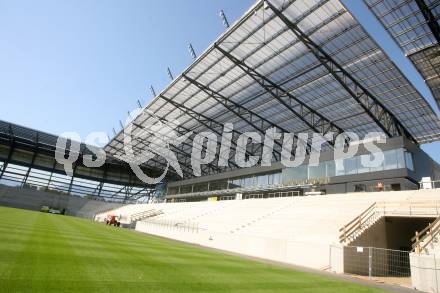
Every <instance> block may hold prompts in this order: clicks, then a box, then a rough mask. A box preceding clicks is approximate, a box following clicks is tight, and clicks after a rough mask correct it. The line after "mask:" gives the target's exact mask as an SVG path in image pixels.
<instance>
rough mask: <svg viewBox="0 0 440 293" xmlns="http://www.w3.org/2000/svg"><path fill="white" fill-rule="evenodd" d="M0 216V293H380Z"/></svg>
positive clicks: (37, 218) (208, 254)
mask: <svg viewBox="0 0 440 293" xmlns="http://www.w3.org/2000/svg"><path fill="white" fill-rule="evenodd" d="M0 216H1V220H0V292H294V291H295V292H379V291H378V290H376V289H372V288H368V287H363V286H360V285H357V284H353V283H348V282H345V281H341V280H338V279H333V278H327V277H323V276H319V275H313V274H308V273H303V272H297V271H294V270H291V269H288V268H283V267H278V266H276V265H271V264H267V263H261V262H258V261H253V260H249V259H243V258H240V257H236V256H230V255H225V254H222V253H218V252H215V251H211V250H207V249H203V248H198V247H194V246H191V245H186V244H182V243H179V242H175V241H171V240H165V239H161V238H157V237H152V236H148V235H144V234H140V233H136V232H133V231H128V230H125V229H121V228H115V227H107V226H105V225H103V224H99V223H94V222H91V221H87V220H84V219H78V218H73V217H67V216H59V215H50V214H43V213H39V212H30V211H24V210H17V209H10V208H2V207H0Z"/></svg>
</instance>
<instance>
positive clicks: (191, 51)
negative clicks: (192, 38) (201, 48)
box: [188, 43, 197, 59]
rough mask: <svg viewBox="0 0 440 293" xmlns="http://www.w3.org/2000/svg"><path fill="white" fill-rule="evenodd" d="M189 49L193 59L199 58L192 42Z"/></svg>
mask: <svg viewBox="0 0 440 293" xmlns="http://www.w3.org/2000/svg"><path fill="white" fill-rule="evenodd" d="M188 51H189V54H190V55H191V57H192V58H193V59H197V55H196V52H195V51H194V48H193V46H192V45H191V43H188Z"/></svg>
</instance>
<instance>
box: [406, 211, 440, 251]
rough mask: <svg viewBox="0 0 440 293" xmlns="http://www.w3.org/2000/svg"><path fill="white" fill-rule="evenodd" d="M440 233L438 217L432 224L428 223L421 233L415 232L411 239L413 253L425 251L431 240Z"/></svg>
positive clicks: (439, 219)
mask: <svg viewBox="0 0 440 293" xmlns="http://www.w3.org/2000/svg"><path fill="white" fill-rule="evenodd" d="M439 233H440V217H438V218H437V219H435V221H434V222H433V223H430V224H429V225H428V226H427V227H425V228H424V229H423V230H422V231H420V232H418V231H416V235H415V236H414V237H413V238H411V241H412V242H414V243H413V244H412V248H413V251H415V252H417V253H420V252H422V250H423V249H425V248H426V247H427V246H428V245H429V244H430V243H431V242H432V241H433V240H434V237H435V236H437V234H439Z"/></svg>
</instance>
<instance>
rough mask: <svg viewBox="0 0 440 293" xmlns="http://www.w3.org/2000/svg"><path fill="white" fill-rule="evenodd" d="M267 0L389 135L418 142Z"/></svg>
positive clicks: (272, 8) (281, 18) (366, 91)
mask: <svg viewBox="0 0 440 293" xmlns="http://www.w3.org/2000/svg"><path fill="white" fill-rule="evenodd" d="M265 2H266V3H267V6H268V7H270V9H271V10H272V11H273V12H274V13H275V14H276V15H277V16H278V18H279V19H280V20H281V21H282V22H283V23H284V24H285V25H286V26H287V27H288V28H289V29H290V31H291V32H292V33H293V34H294V35H295V36H296V37H297V38H298V39H299V40H301V42H302V43H303V44H304V45H305V46H306V47H307V48H308V49H309V50H310V52H312V53H313V55H314V56H315V57H316V58H317V59H318V60H319V61H320V62H321V64H322V65H323V66H324V67H325V68H326V69H327V70H328V71H329V73H330V74H331V75H332V76H333V77H334V78H335V79H336V80H337V81H338V82H339V83H340V84H341V86H342V87H343V88H344V89H345V90H346V91H347V92H348V93H349V94H350V95H351V96H352V97H353V99H355V100H356V102H357V103H358V104H359V105H360V106H361V107H362V109H363V110H364V111H365V112H366V113H367V114H368V115H369V116H370V117H371V119H372V120H373V121H374V122H375V123H376V124H377V125H378V126H379V128H381V130H382V131H383V132H384V133H385V134H386V135H387V136H388V137H394V136H406V137H407V138H409V139H411V140H412V141H413V142H415V143H417V141H416V140H415V139H414V137H413V136H412V135H411V134H410V133H409V131H408V130H406V128H405V127H404V126H403V125H402V124H401V123H400V121H399V120H398V119H397V118H396V117H395V116H394V115H393V113H392V112H391V111H389V110H388V109H387V108H386V107H385V106H384V105H383V104H382V103H381V102H380V101H379V100H378V99H377V98H376V97H375V96H374V95H373V94H372V93H370V92H369V91H368V90H367V89H366V88H365V87H364V86H363V85H362V84H360V83H359V82H358V81H357V80H356V79H355V78H354V77H353V76H351V75H350V74H349V73H348V72H347V71H346V70H345V69H344V68H343V67H342V66H341V65H340V64H338V63H337V62H336V61H335V60H333V58H332V57H331V56H330V55H329V54H327V53H326V52H325V51H324V49H322V48H321V47H320V46H319V45H317V44H316V43H315V42H313V41H312V39H310V37H309V36H308V35H307V34H305V33H304V32H303V31H302V30H301V29H300V28H299V27H298V26H297V25H296V24H295V23H293V22H291V21H290V20H289V19H288V18H287V17H286V16H285V15H284V14H283V13H282V12H281V11H279V10H278V9H277V8H276V7H275V6H274V5H273V4H272V3H270V2H269V1H267V0H265Z"/></svg>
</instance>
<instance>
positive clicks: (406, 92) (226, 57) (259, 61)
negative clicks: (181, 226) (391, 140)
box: [106, 0, 440, 178]
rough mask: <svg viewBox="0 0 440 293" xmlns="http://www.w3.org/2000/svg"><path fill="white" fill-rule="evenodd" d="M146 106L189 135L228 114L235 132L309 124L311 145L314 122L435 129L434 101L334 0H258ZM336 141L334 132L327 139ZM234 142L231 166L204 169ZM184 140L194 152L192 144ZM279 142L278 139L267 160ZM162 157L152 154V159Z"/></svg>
mask: <svg viewBox="0 0 440 293" xmlns="http://www.w3.org/2000/svg"><path fill="white" fill-rule="evenodd" d="M146 109H148V110H149V111H151V112H152V113H154V115H156V116H157V117H160V119H162V121H163V122H167V121H176V120H177V121H178V122H179V123H178V126H179V127H180V129H181V130H182V129H183V130H185V131H193V132H194V135H196V134H197V133H200V132H204V131H212V132H213V133H215V134H216V135H218V136H220V135H221V133H222V130H223V125H224V124H225V123H233V125H234V131H233V137H234V138H237V137H238V136H239V135H240V134H242V133H245V132H248V131H253V132H258V133H260V134H262V135H263V134H264V133H265V131H266V130H267V129H269V128H275V129H276V131H277V132H290V133H295V134H296V135H297V134H299V133H304V132H305V133H308V134H309V141H308V142H307V144H308V146H309V147H308V149H310V145H311V138H312V134H314V133H317V132H319V133H321V134H326V133H329V132H333V133H335V134H339V133H342V132H345V131H351V132H355V133H357V134H358V135H359V136H360V137H363V136H364V135H365V134H367V133H368V132H373V131H374V132H383V133H385V134H386V135H387V136H388V137H396V136H405V137H407V138H408V139H410V140H412V141H414V142H416V143H424V142H431V141H436V140H439V139H440V121H439V119H438V117H437V116H436V115H435V113H434V112H433V110H432V108H431V107H430V106H429V104H428V103H427V102H426V100H425V99H424V98H423V97H422V96H421V95H420V94H419V93H418V92H417V90H416V89H415V88H414V87H413V86H412V85H411V84H410V83H409V81H408V80H407V79H406V78H405V77H404V76H403V75H402V73H401V72H400V70H399V69H398V68H397V67H396V66H395V64H394V63H393V62H392V61H391V60H390V59H389V57H388V56H387V55H386V54H385V53H384V52H383V51H382V50H381V48H380V47H379V46H378V45H377V44H376V43H375V42H374V40H373V39H372V38H371V37H370V36H369V35H368V34H367V33H366V32H365V30H364V29H363V28H362V27H361V25H360V24H359V23H358V22H357V21H356V20H355V19H354V18H353V16H352V15H351V14H350V12H349V11H347V9H346V8H345V7H344V6H343V5H342V4H341V3H340V2H339V1H338V0H296V1H295V0H290V1H289V0H271V1H258V2H257V3H256V4H255V5H254V6H252V7H251V8H250V9H249V10H248V11H247V12H246V13H245V15H243V16H242V17H241V18H240V19H239V20H238V21H237V22H235V23H234V24H233V25H232V26H230V27H229V29H228V30H227V31H226V32H225V33H224V34H223V35H222V36H220V37H219V38H218V39H217V40H216V41H215V42H214V43H213V44H212V45H211V46H210V47H209V48H208V49H207V50H206V51H205V52H204V53H203V54H202V55H201V56H199V57H198V58H197V59H196V60H195V61H194V62H193V63H192V64H191V65H190V66H189V67H188V68H187V69H186V70H184V72H183V73H182V74H180V75H179V76H177V77H176V78H175V79H174V80H173V82H172V83H171V84H170V85H169V86H168V87H167V88H166V89H164V90H163V91H162V92H161V93H160V94H158V95H157V96H156V97H155V98H154V100H153V101H152V102H151V103H150V104H149V105H148V106H146ZM149 123H151V120H150V118H146V119H145V118H135V119H134V121H133V124H132V125H134V128H135V132H136V131H141V130H142V126H145V125H149ZM179 133H180V131H179ZM182 134H183V132H182ZM122 141H123V132H120V133H119V134H117V135H116V137H115V138H114V139H113V140H112V141H111V142H110V143H109V144H108V145H107V146H106V151H108V152H110V153H112V154H113V155H122V154H123V153H124V150H123V143H122ZM150 141H153V136H152V135H150V136H146V137H145V138H144V139H143V140H142V141H134V142H133V147H134V148H137V149H139V150H143V149H145V147H147V146H148V144H149V142H150ZM295 143H297V140H296V141H295ZM333 145H334V141H333V140H330V141H329V142H328V143H326V144H325V145H323V149H324V150H326V149H329V148H332V147H333ZM203 147H204V146H202V148H203ZM236 148H237V145H233V146H232V147H231V150H232V152H231V154H230V156H229V158H228V160H229V166H228V168H221V169H215V168H211V167H210V166H205V169H204V170H203V174H204V175H206V174H212V173H217V172H223V171H226V170H229V169H234V168H237V166H236V164H235V163H234V161H233V158H234V153H235V150H236ZM180 150H181V151H182V152H187V153H188V154H190V153H191V144H190V143H188V144H187V145H183V146H182V148H181V149H180ZM281 151H282V146H281V141H279V140H278V141H276V142H275V144H274V151H273V158H272V160H273V161H278V160H280V154H281ZM261 153H262V147H261V145H259V144H249V145H248V148H247V152H246V154H247V155H248V156H250V155H261ZM218 159H219V158H218V157H216V161H218ZM166 160H167V158H163V157H160V156H157V157H156V158H155V160H154V161H153V162H152V163H159V164H163V165H165V164H166ZM216 161H214V162H213V164H214V165H215V163H216ZM181 162H182V163H183V164H185V160H184V159H183V158H182V160H181ZM186 164H187V162H186ZM185 169H187V168H185ZM184 173H185V174H184V178H190V177H192V176H193V175H192V174H191V173H189V172H184Z"/></svg>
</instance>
